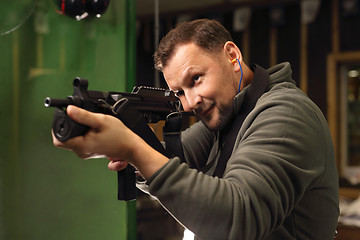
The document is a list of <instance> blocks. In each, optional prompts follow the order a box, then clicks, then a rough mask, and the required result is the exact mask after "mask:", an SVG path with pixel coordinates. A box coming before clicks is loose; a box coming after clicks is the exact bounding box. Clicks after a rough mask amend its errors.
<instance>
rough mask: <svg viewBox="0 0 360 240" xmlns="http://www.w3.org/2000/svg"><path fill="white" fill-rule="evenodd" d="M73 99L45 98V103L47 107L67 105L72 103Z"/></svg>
mask: <svg viewBox="0 0 360 240" xmlns="http://www.w3.org/2000/svg"><path fill="white" fill-rule="evenodd" d="M72 103H73V101H72V100H71V99H69V98H65V99H58V98H49V97H47V98H45V100H44V105H45V107H66V106H68V105H70V104H72Z"/></svg>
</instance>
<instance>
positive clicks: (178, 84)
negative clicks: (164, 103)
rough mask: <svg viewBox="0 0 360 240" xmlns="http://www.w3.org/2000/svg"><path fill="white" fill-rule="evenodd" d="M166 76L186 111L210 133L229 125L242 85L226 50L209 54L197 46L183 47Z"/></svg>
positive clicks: (167, 66) (192, 44)
mask: <svg viewBox="0 0 360 240" xmlns="http://www.w3.org/2000/svg"><path fill="white" fill-rule="evenodd" d="M163 73H164V77H165V79H166V81H167V83H168V85H169V87H170V89H172V90H174V91H175V92H177V95H178V96H179V98H180V100H181V103H182V105H183V107H184V110H185V111H193V112H194V113H195V114H196V115H197V116H198V117H199V118H200V120H201V121H203V123H204V124H205V125H206V126H207V127H208V128H209V129H210V130H219V129H221V128H222V127H223V126H224V125H225V124H226V122H227V120H228V119H229V117H230V116H231V114H232V107H233V98H234V96H235V95H236V93H237V87H238V86H237V84H238V83H237V81H236V79H237V77H236V74H235V72H234V70H233V65H232V64H231V59H229V57H228V55H227V54H226V51H225V50H224V49H222V50H220V51H218V52H214V53H209V52H207V51H205V50H203V49H202V48H200V47H198V46H197V45H195V44H194V43H189V44H185V45H180V46H178V47H177V48H176V49H175V52H174V53H173V55H172V57H171V58H170V60H169V61H168V63H167V65H166V67H165V68H164V69H163Z"/></svg>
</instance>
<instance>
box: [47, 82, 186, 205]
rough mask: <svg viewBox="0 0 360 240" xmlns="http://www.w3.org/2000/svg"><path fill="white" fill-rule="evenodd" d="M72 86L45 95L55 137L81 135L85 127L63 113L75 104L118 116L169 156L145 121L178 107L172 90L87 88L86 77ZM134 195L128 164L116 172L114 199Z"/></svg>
mask: <svg viewBox="0 0 360 240" xmlns="http://www.w3.org/2000/svg"><path fill="white" fill-rule="evenodd" d="M73 86H74V93H73V95H72V96H68V97H67V98H66V99H53V98H45V106H46V107H56V109H55V114H54V120H53V126H52V128H53V132H54V135H55V137H56V138H57V139H58V140H59V141H62V142H64V141H66V140H68V139H70V138H73V137H76V136H81V135H85V134H86V132H87V131H88V129H89V128H88V127H87V126H84V125H82V124H79V123H77V122H74V121H73V120H72V119H70V117H69V116H68V115H67V113H66V107H67V106H68V105H75V106H78V107H80V108H83V109H86V110H88V111H91V112H96V113H104V114H109V115H113V116H115V117H117V118H119V119H120V120H121V121H122V122H123V123H124V124H125V125H126V126H127V127H128V128H130V129H131V130H132V131H133V132H135V133H136V134H138V135H139V136H140V137H141V138H142V139H144V140H145V141H146V142H147V143H148V144H149V145H150V146H152V147H153V148H154V149H156V150H157V151H159V152H161V153H162V154H164V155H166V156H169V154H168V153H167V152H166V150H165V149H164V148H163V146H162V144H161V143H160V141H159V140H158V139H157V137H156V136H155V134H154V133H153V132H152V130H151V128H150V127H149V126H148V123H156V122H158V121H160V120H165V119H166V117H167V116H168V115H169V114H170V113H172V112H177V111H179V108H180V101H179V100H178V98H177V97H176V96H175V95H174V93H173V92H171V91H169V90H164V89H157V88H148V87H135V88H134V90H133V91H132V92H131V93H124V92H102V91H92V90H91V91H88V90H87V87H88V82H87V80H85V79H80V78H75V79H74V82H73ZM135 198H136V186H135V171H134V168H133V167H132V166H130V165H129V166H128V167H127V168H126V169H124V170H122V171H119V172H118V199H119V200H125V201H128V200H133V199H135Z"/></svg>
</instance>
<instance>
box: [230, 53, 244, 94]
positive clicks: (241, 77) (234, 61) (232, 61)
mask: <svg viewBox="0 0 360 240" xmlns="http://www.w3.org/2000/svg"><path fill="white" fill-rule="evenodd" d="M236 62H238V63H239V66H240V72H241V76H240V81H239V89H238V93H239V92H240V87H241V81H242V79H243V75H244V73H243V70H242V66H241V64H240V61H239V59H237V58H235V59H233V60H231V63H232V64H235V63H236Z"/></svg>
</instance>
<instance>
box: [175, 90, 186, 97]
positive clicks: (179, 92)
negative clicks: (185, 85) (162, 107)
mask: <svg viewBox="0 0 360 240" xmlns="http://www.w3.org/2000/svg"><path fill="white" fill-rule="evenodd" d="M182 95H184V91H182V90H180V91H175V96H177V97H181V96H182Z"/></svg>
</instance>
